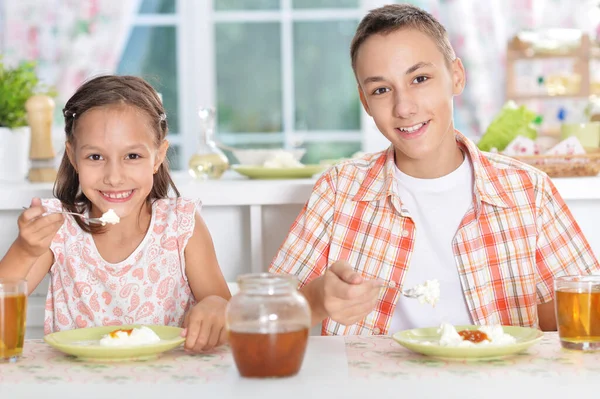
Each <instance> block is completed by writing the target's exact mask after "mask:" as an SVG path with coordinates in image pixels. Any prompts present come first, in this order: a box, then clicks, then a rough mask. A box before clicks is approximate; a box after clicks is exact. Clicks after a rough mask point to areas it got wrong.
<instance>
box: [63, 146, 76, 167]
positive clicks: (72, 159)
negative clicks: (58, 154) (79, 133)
mask: <svg viewBox="0 0 600 399" xmlns="http://www.w3.org/2000/svg"><path fill="white" fill-rule="evenodd" d="M65 152H66V153H67V157H68V158H69V162H71V166H73V169H75V172H77V164H76V163H75V150H73V146H72V145H71V143H69V142H68V141H67V142H66V143H65Z"/></svg>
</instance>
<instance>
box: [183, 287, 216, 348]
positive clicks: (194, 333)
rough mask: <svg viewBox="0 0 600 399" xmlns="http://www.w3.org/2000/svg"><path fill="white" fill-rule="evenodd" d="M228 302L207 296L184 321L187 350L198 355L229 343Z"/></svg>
mask: <svg viewBox="0 0 600 399" xmlns="http://www.w3.org/2000/svg"><path fill="white" fill-rule="evenodd" d="M226 306H227V301H226V300H225V299H224V298H221V297H220V296H216V295H211V296H207V297H206V298H204V299H203V300H201V301H200V302H198V303H197V304H196V305H195V306H194V307H193V308H192V309H191V310H190V311H189V312H187V314H186V315H185V319H184V321H183V327H184V330H183V332H182V334H181V335H182V336H183V337H185V345H184V347H185V349H186V350H187V351H190V352H194V353H198V352H202V351H207V350H210V349H212V348H214V347H217V346H219V345H223V344H224V343H225V342H227V331H226V330H225V307H226Z"/></svg>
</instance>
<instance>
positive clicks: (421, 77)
mask: <svg viewBox="0 0 600 399" xmlns="http://www.w3.org/2000/svg"><path fill="white" fill-rule="evenodd" d="M426 80H429V78H428V77H427V76H417V77H416V78H415V80H413V83H423V82H425V81H426Z"/></svg>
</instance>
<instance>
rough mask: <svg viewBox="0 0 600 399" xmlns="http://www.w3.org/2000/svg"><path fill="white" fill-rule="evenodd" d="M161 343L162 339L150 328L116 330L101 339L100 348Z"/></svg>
mask: <svg viewBox="0 0 600 399" xmlns="http://www.w3.org/2000/svg"><path fill="white" fill-rule="evenodd" d="M157 342H160V337H159V336H158V335H156V333H155V332H154V331H152V330H151V329H150V328H148V327H145V326H142V327H140V328H134V329H132V330H115V331H113V332H111V333H109V334H106V335H105V336H104V337H102V339H100V346H139V345H149V344H155V343H157Z"/></svg>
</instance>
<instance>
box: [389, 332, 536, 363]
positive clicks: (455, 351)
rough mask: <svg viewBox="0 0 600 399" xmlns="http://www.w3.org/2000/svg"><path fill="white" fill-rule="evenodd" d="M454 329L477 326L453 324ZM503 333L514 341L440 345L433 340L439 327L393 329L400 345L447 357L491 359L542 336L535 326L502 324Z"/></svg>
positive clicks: (438, 337) (426, 353)
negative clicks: (473, 345)
mask: <svg viewBox="0 0 600 399" xmlns="http://www.w3.org/2000/svg"><path fill="white" fill-rule="evenodd" d="M455 327H456V330H457V331H462V330H477V329H478V328H479V327H480V326H455ZM502 328H503V330H504V332H505V333H506V334H510V335H512V336H513V337H515V338H516V340H517V342H516V343H515V344H510V345H499V346H491V345H489V346H476V347H467V348H456V347H448V346H440V345H438V344H435V343H430V344H428V343H427V342H432V341H433V342H436V341H439V339H440V333H438V327H429V328H415V329H413V330H405V331H400V332H397V333H395V334H394V335H393V336H392V338H393V339H394V340H395V341H396V342H398V343H399V344H400V345H402V346H404V347H405V348H408V349H410V350H412V351H414V352H417V353H421V354H423V355H426V356H432V357H436V358H440V359H450V360H490V359H498V358H502V357H506V356H511V355H514V354H516V353H519V352H523V351H524V350H526V349H527V348H529V347H530V346H532V345H533V344H535V343H536V342H538V341H539V340H541V339H542V337H543V336H544V333H543V332H541V331H540V330H537V329H535V328H527V327H515V326H502Z"/></svg>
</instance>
